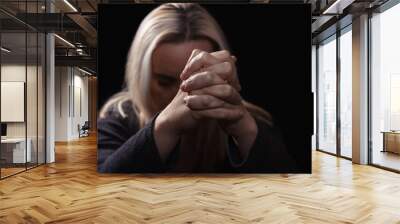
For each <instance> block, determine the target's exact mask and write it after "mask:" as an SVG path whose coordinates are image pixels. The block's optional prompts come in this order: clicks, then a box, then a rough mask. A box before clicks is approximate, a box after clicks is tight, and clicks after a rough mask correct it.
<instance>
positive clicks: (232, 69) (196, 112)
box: [154, 49, 258, 160]
mask: <svg viewBox="0 0 400 224" xmlns="http://www.w3.org/2000/svg"><path fill="white" fill-rule="evenodd" d="M235 63H236V58H235V57H234V56H232V55H231V54H230V53H229V52H228V51H225V50H224V51H217V52H212V53H208V52H205V51H201V50H196V49H195V50H193V52H192V54H191V56H190V57H189V59H188V62H187V63H186V66H185V68H184V69H183V71H182V73H181V75H180V78H181V80H182V82H181V85H180V89H179V90H178V93H177V94H176V96H175V97H174V99H173V100H172V101H171V102H170V103H169V104H168V105H167V107H166V108H165V109H164V110H163V111H161V113H160V114H159V115H158V117H157V119H156V122H155V134H154V135H155V138H156V144H157V146H158V148H159V150H160V156H161V158H162V159H163V160H165V159H166V157H167V156H168V154H169V152H170V150H172V148H173V146H174V145H175V144H176V143H177V141H178V139H179V138H180V136H182V135H183V134H184V133H186V132H187V131H188V130H190V129H192V128H195V127H196V126H197V125H198V124H199V122H200V121H201V120H203V119H214V120H217V121H218V124H219V125H220V127H221V128H222V129H223V130H224V131H225V132H226V134H227V135H229V136H232V137H233V138H234V140H235V142H236V144H237V146H238V148H239V151H240V153H241V155H242V156H243V158H245V157H246V156H247V155H248V152H249V149H250V148H251V146H252V144H253V142H254V140H255V138H256V135H257V132H258V129H257V125H256V122H255V120H254V118H253V117H252V116H251V115H250V113H249V112H248V111H247V110H246V108H245V106H244V105H243V101H242V98H241V96H240V94H239V91H240V89H241V86H240V84H239V80H238V77H237V75H236V65H235Z"/></svg>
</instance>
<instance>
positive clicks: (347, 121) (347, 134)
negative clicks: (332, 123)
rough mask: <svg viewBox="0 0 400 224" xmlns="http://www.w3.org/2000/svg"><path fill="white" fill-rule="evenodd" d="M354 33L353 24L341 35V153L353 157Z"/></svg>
mask: <svg viewBox="0 0 400 224" xmlns="http://www.w3.org/2000/svg"><path fill="white" fill-rule="evenodd" d="M352 74H353V72H352V34H351V26H349V27H348V28H346V29H345V30H343V32H342V34H341V36H340V155H341V156H344V157H348V158H351V156H352V149H351V142H352V125H351V124H352V96H353V95H352Z"/></svg>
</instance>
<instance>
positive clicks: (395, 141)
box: [381, 131, 400, 154]
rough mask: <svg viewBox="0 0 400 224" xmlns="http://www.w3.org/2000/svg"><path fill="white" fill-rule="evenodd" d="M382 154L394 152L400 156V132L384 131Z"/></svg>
mask: <svg viewBox="0 0 400 224" xmlns="http://www.w3.org/2000/svg"><path fill="white" fill-rule="evenodd" d="M381 133H383V150H382V152H393V153H397V154H400V131H383V132H381Z"/></svg>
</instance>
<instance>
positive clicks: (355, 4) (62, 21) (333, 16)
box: [0, 0, 387, 70]
mask: <svg viewBox="0 0 400 224" xmlns="http://www.w3.org/2000/svg"><path fill="white" fill-rule="evenodd" d="M47 1H48V3H49V4H47V9H46V1H45V0H39V1H36V0H35V1H18V0H1V1H0V25H1V29H2V32H3V33H6V34H3V35H2V44H3V46H7V47H8V48H12V49H13V52H12V53H10V55H8V57H11V54H14V55H19V54H20V55H23V54H24V53H25V48H24V46H25V38H24V34H23V33H22V34H21V33H20V32H21V31H24V32H25V29H26V28H28V29H29V30H30V31H39V32H44V31H47V32H55V33H56V34H58V35H59V36H60V37H61V38H62V39H64V40H67V41H68V42H70V43H72V44H73V45H75V47H71V45H70V44H68V43H66V42H65V41H63V40H62V39H60V38H55V45H56V56H59V60H58V62H60V63H61V64H68V63H72V64H74V65H76V64H79V62H80V61H81V62H82V63H83V64H85V65H90V66H89V67H90V68H91V69H92V70H96V48H97V43H96V40H97V29H96V27H97V5H98V4H110V3H112V4H127V3H128V4H129V3H139V2H144V3H151V2H166V1H163V0H154V1H150V0H141V1H139V0H47ZM209 1H212V0H209ZM216 1H218V2H221V0H216ZM231 1H232V0H231ZM233 1H239V2H240V1H245V2H246V0H233ZM336 1H337V0H250V2H251V3H264V4H265V3H266V4H311V8H312V18H313V20H312V22H313V24H312V32H313V38H314V39H316V38H317V37H319V36H323V35H324V32H326V30H329V28H330V27H332V26H333V25H334V24H335V23H336V22H337V21H338V20H339V19H342V18H343V17H345V16H346V15H348V14H352V15H356V14H357V13H359V12H363V11H365V10H366V9H368V8H373V7H376V6H378V5H380V4H382V3H384V2H386V1H387V0H339V4H336V3H335V2H336ZM331 6H335V7H331ZM50 8H51V11H52V13H47V12H49V11H50ZM328 8H329V9H330V11H329V13H328V14H324V11H327V9H328ZM28 39H29V38H28ZM28 42H29V44H28V48H27V51H28V57H30V56H29V54H30V53H32V54H33V53H34V51H35V50H34V49H36V46H35V44H34V43H30V40H28ZM77 49H79V50H77ZM79 52H82V53H79ZM56 63H57V60H56Z"/></svg>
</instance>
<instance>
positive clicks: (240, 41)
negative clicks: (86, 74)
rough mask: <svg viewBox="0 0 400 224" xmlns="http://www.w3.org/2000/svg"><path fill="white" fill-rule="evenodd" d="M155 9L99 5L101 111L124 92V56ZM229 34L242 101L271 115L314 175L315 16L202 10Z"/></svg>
mask: <svg viewBox="0 0 400 224" xmlns="http://www.w3.org/2000/svg"><path fill="white" fill-rule="evenodd" d="M156 6H157V5H156V4H131V5H108V4H107V5H105V4H104V5H99V15H98V48H99V50H98V52H99V54H98V74H99V75H98V81H99V83H98V86H99V102H98V107H99V108H101V106H102V105H103V104H104V102H106V101H107V99H108V98H109V97H110V96H111V95H112V94H114V93H116V92H118V91H120V90H121V88H122V87H123V80H124V70H125V63H126V56H127V52H128V50H129V47H130V44H131V42H132V40H133V37H134V34H135V32H136V30H137V28H138V26H139V24H140V22H141V21H142V19H143V18H144V17H145V16H146V15H147V14H148V13H149V12H150V11H151V10H152V9H154V8H155V7H156ZM203 6H204V7H205V8H206V9H207V10H208V11H209V12H210V13H211V14H212V15H213V16H214V17H215V18H216V20H217V21H218V23H219V24H220V26H221V27H222V30H223V31H224V32H225V35H226V37H227V40H228V43H229V45H230V47H231V50H232V53H233V54H234V55H235V56H236V57H237V58H238V61H237V66H238V73H239V79H240V83H241V85H242V91H241V95H242V97H243V98H244V99H246V100H247V101H249V102H252V103H254V104H256V105H259V106H261V107H263V108H264V109H266V110H267V111H269V112H270V113H272V115H273V117H274V119H275V122H276V123H277V125H278V126H279V127H280V129H281V131H282V133H283V136H284V140H285V143H286V145H287V147H288V149H289V151H290V153H291V154H292V155H293V157H294V158H295V159H296V161H297V163H298V166H299V167H298V168H299V169H298V170H296V171H294V173H311V135H312V128H313V114H312V113H313V109H312V95H311V10H310V6H309V5H300V4H299V5H287V4H285V5H270V4H223V5H221V4H207V5H203Z"/></svg>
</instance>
